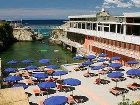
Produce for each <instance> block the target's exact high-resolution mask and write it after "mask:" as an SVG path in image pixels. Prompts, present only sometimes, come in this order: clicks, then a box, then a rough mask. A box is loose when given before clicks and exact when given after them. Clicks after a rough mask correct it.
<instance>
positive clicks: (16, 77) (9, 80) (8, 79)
mask: <svg viewBox="0 0 140 105" xmlns="http://www.w3.org/2000/svg"><path fill="white" fill-rule="evenodd" d="M20 80H22V78H21V77H20V76H8V77H6V78H5V81H6V82H16V81H20Z"/></svg>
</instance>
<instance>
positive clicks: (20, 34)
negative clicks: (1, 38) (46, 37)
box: [13, 27, 43, 41]
mask: <svg viewBox="0 0 140 105" xmlns="http://www.w3.org/2000/svg"><path fill="white" fill-rule="evenodd" d="M13 36H14V38H15V39H16V40H18V41H34V40H41V39H42V38H43V37H42V35H40V34H38V33H35V32H34V31H32V30H31V28H30V27H23V28H14V30H13Z"/></svg>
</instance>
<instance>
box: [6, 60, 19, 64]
mask: <svg viewBox="0 0 140 105" xmlns="http://www.w3.org/2000/svg"><path fill="white" fill-rule="evenodd" d="M17 62H18V61H16V60H11V61H8V62H7V64H17Z"/></svg>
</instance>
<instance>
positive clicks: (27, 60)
mask: <svg viewBox="0 0 140 105" xmlns="http://www.w3.org/2000/svg"><path fill="white" fill-rule="evenodd" d="M21 62H22V63H24V64H28V63H32V62H33V61H31V60H29V59H25V60H23V61H21Z"/></svg>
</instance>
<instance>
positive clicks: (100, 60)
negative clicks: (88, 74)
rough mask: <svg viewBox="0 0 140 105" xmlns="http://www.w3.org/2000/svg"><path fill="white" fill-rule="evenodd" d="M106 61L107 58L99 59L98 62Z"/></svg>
mask: <svg viewBox="0 0 140 105" xmlns="http://www.w3.org/2000/svg"><path fill="white" fill-rule="evenodd" d="M105 61H108V59H99V60H98V62H105Z"/></svg>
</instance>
